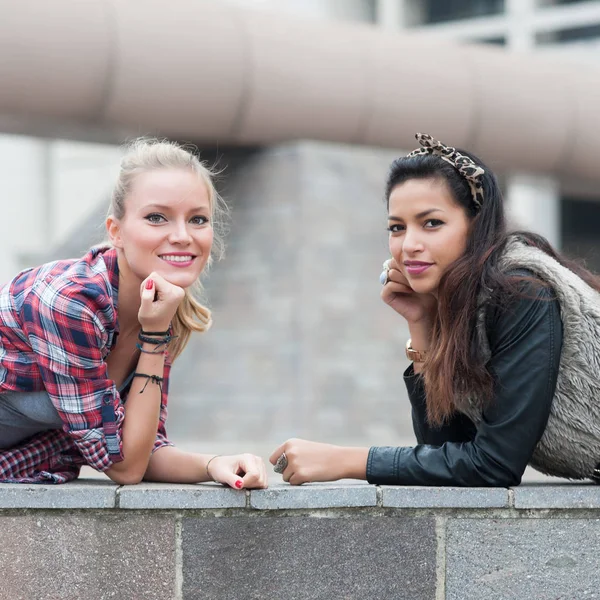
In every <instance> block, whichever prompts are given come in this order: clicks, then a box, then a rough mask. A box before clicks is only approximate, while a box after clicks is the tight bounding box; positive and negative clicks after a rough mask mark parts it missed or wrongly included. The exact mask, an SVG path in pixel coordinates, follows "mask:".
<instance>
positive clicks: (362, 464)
mask: <svg viewBox="0 0 600 600" xmlns="http://www.w3.org/2000/svg"><path fill="white" fill-rule="evenodd" d="M336 450H337V454H338V457H337V460H338V461H339V465H340V469H341V474H340V479H366V478H367V458H368V457H369V449H368V448H348V447H342V446H336Z"/></svg>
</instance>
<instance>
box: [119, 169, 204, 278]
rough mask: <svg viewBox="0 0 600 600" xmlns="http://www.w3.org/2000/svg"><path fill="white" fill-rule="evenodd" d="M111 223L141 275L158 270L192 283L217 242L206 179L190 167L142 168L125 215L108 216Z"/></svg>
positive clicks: (126, 255) (133, 269) (133, 268)
mask: <svg viewBox="0 0 600 600" xmlns="http://www.w3.org/2000/svg"><path fill="white" fill-rule="evenodd" d="M107 228H108V232H109V235H110V238H111V241H112V243H113V245H114V246H115V247H116V248H118V249H120V250H121V253H122V256H123V257H124V258H125V260H126V261H127V265H128V267H129V270H130V271H131V272H132V273H133V274H134V275H135V276H136V277H137V278H138V279H139V280H140V281H142V280H143V279H145V278H146V277H148V275H149V274H150V273H152V272H153V271H155V272H157V273H158V274H159V275H161V276H162V277H164V278H165V279H166V280H167V281H168V282H169V283H172V284H174V285H177V286H179V287H183V288H186V287H189V286H190V285H192V284H193V283H194V282H195V281H196V280H197V279H198V277H199V276H200V273H202V270H203V269H204V267H205V265H206V262H207V260H208V258H209V256H210V250H211V246H212V242H213V228H212V223H211V206H210V199H209V194H208V189H207V187H206V184H205V183H204V181H202V179H201V178H200V177H198V175H196V174H195V173H194V172H193V171H191V170H186V169H160V170H155V171H149V172H146V173H142V174H140V175H138V176H137V177H136V178H135V180H134V181H133V184H132V186H131V190H130V192H129V194H128V195H127V197H126V198H125V215H124V216H123V218H122V219H121V220H116V219H114V218H112V217H109V219H108V221H107Z"/></svg>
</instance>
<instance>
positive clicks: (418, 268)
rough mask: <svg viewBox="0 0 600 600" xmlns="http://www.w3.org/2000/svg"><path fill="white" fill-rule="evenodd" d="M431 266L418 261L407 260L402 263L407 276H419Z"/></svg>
mask: <svg viewBox="0 0 600 600" xmlns="http://www.w3.org/2000/svg"><path fill="white" fill-rule="evenodd" d="M431 266H433V263H426V262H422V261H420V260H407V261H405V262H404V267H405V268H406V272H407V273H408V274H409V275H420V274H421V273H424V272H425V271H427V269H429V267H431Z"/></svg>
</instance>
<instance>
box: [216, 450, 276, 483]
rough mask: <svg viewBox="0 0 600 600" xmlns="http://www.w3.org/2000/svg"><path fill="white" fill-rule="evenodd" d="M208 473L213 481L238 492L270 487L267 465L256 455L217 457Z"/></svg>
mask: <svg viewBox="0 0 600 600" xmlns="http://www.w3.org/2000/svg"><path fill="white" fill-rule="evenodd" d="M207 471H208V475H209V477H210V478H211V479H212V480H213V481H216V482H217V483H224V484H226V485H228V486H230V487H232V488H235V489H236V490H241V489H243V488H266V487H267V485H268V478H267V469H266V467H265V463H264V461H263V459H262V458H260V456H255V455H254V454H236V455H234V456H216V457H215V458H213V459H211V460H210V464H209V465H208V468H207Z"/></svg>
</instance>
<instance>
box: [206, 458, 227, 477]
mask: <svg viewBox="0 0 600 600" xmlns="http://www.w3.org/2000/svg"><path fill="white" fill-rule="evenodd" d="M219 456H223V455H222V454H215V455H214V456H213V457H212V458H211V459H209V461H208V462H207V463H206V475H207V476H208V478H209V479H210V480H211V481H214V479H213V478H212V475H211V474H210V473H209V472H208V465H210V463H211V462H212V461H213V460H215V458H219Z"/></svg>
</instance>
